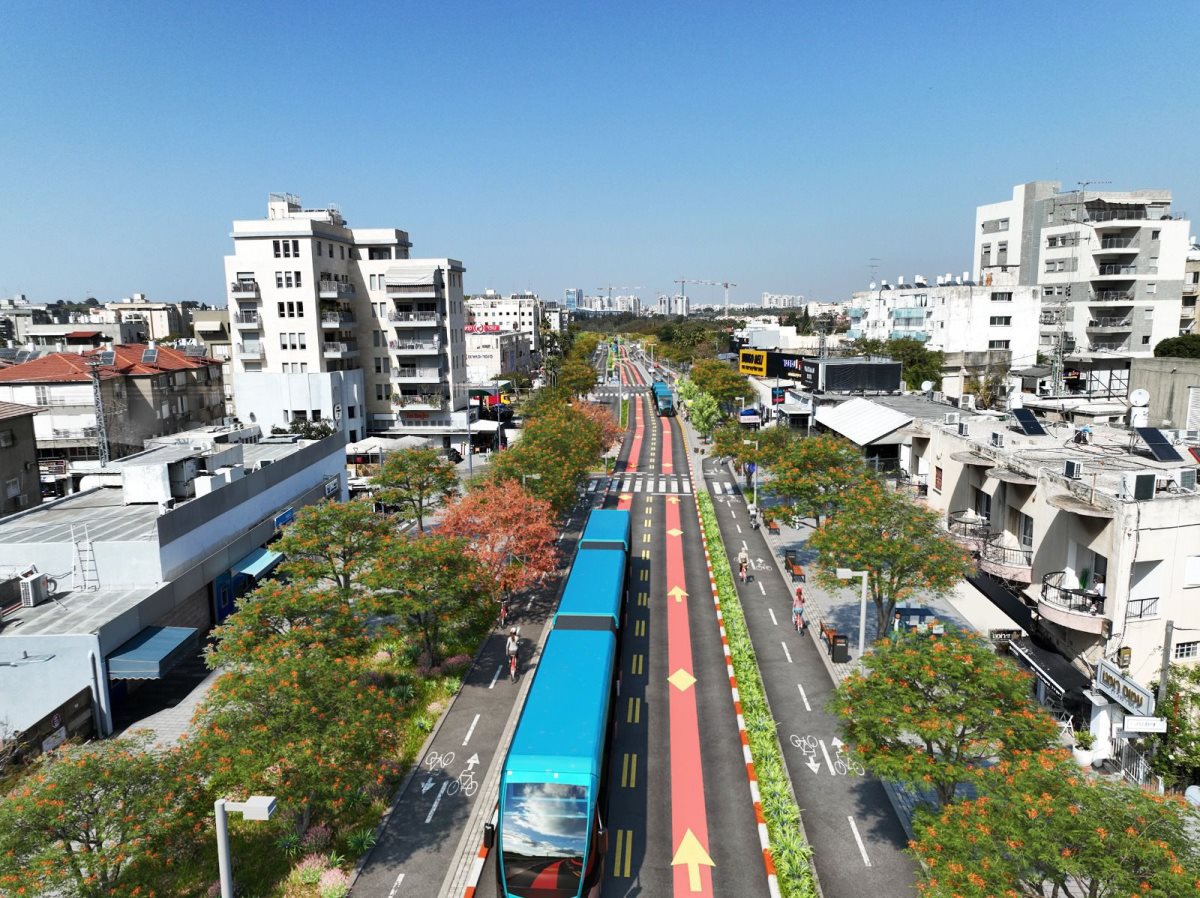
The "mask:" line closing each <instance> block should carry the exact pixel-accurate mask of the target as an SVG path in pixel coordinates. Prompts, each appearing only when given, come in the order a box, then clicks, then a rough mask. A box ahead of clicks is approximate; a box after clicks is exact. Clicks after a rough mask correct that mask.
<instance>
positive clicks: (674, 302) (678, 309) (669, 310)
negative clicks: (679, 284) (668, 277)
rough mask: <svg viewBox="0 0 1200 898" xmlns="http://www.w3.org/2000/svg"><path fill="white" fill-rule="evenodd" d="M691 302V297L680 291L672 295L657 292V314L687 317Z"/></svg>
mask: <svg viewBox="0 0 1200 898" xmlns="http://www.w3.org/2000/svg"><path fill="white" fill-rule="evenodd" d="M691 303H692V300H691V297H689V296H687V295H685V294H682V293H676V294H675V295H674V296H667V294H665V293H660V294H658V314H659V315H672V316H674V315H682V316H683V317H684V318H687V317H688V315H689V314H690V313H691Z"/></svg>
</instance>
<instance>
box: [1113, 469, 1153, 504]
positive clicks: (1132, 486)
mask: <svg viewBox="0 0 1200 898" xmlns="http://www.w3.org/2000/svg"><path fill="white" fill-rule="evenodd" d="M1157 487H1158V477H1157V475H1155V474H1153V473H1145V474H1135V473H1132V472H1128V471H1127V472H1125V473H1124V474H1122V475H1121V498H1122V499H1133V500H1134V501H1135V502H1147V501H1149V500H1150V499H1153V498H1154V491H1155V489H1157Z"/></svg>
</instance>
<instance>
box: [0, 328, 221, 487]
mask: <svg viewBox="0 0 1200 898" xmlns="http://www.w3.org/2000/svg"><path fill="white" fill-rule="evenodd" d="M94 378H95V379H94ZM97 394H98V395H97ZM0 401H4V402H19V403H24V404H25V405H34V406H40V407H42V408H44V409H45V411H44V412H43V413H42V414H40V415H38V416H37V417H36V418H35V419H34V433H35V435H36V438H37V458H38V463H39V465H40V466H41V470H42V482H43V483H44V484H46V485H47V486H48V487H50V486H53V487H54V488H55V489H56V490H57V491H58V492H63V493H66V492H71V491H72V490H73V489H74V488H76V487H77V486H78V482H79V480H80V478H82V477H83V476H84V475H86V474H88V473H91V472H93V471H95V470H96V469H97V468H98V467H100V464H101V459H102V457H103V454H106V455H107V457H108V458H110V459H117V458H121V457H122V456H125V455H129V454H131V453H134V452H140V451H141V450H142V444H143V441H145V440H147V439H149V438H152V437H156V436H161V435H163V434H170V433H176V432H178V431H181V430H186V429H187V428H189V427H194V426H196V425H198V424H210V423H212V422H214V421H220V420H221V419H222V418H223V417H224V415H225V408H224V397H223V391H222V384H221V366H220V364H219V363H218V362H216V361H214V360H212V359H209V358H204V357H203V356H198V355H188V354H187V353H185V352H181V351H179V350H177V349H173V348H171V347H169V346H155V345H154V344H153V343H150V344H134V345H120V346H114V347H112V348H111V349H109V350H89V351H88V352H85V353H82V354H80V353H71V352H56V353H50V354H48V355H43V356H41V357H39V358H36V359H33V360H31V361H27V362H22V363H20V364H16V365H13V366H11V367H8V368H4V369H2V370H0ZM97 405H99V406H100V408H101V409H102V416H101V417H99V418H98V416H97V412H98V409H97ZM101 423H102V424H103V427H101V426H100V424H101ZM101 443H103V449H104V453H103V454H102V449H101Z"/></svg>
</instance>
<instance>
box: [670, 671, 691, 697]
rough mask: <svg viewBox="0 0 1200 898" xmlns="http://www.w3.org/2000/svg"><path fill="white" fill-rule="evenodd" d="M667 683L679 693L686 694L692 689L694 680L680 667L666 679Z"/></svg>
mask: <svg viewBox="0 0 1200 898" xmlns="http://www.w3.org/2000/svg"><path fill="white" fill-rule="evenodd" d="M667 682H668V683H670V684H671V685H672V686H674V687H675V688H676V689H678V690H679V691H680V692H687V691H688V690H689V689H691V688H692V684H693V683H695V682H696V678H695V677H693V676H692V675H691V674H690V673H688V672H687V671H686V670H684V669H683V668H682V667H681V668H679V670H677V671H675V673H673V674H671V675H670V676H669V677H667Z"/></svg>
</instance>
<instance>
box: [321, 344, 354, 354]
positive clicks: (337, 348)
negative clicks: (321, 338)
mask: <svg viewBox="0 0 1200 898" xmlns="http://www.w3.org/2000/svg"><path fill="white" fill-rule="evenodd" d="M321 351H322V352H324V353H326V354H328V353H331V352H337V353H347V352H358V344H357V343H322V344H321Z"/></svg>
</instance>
